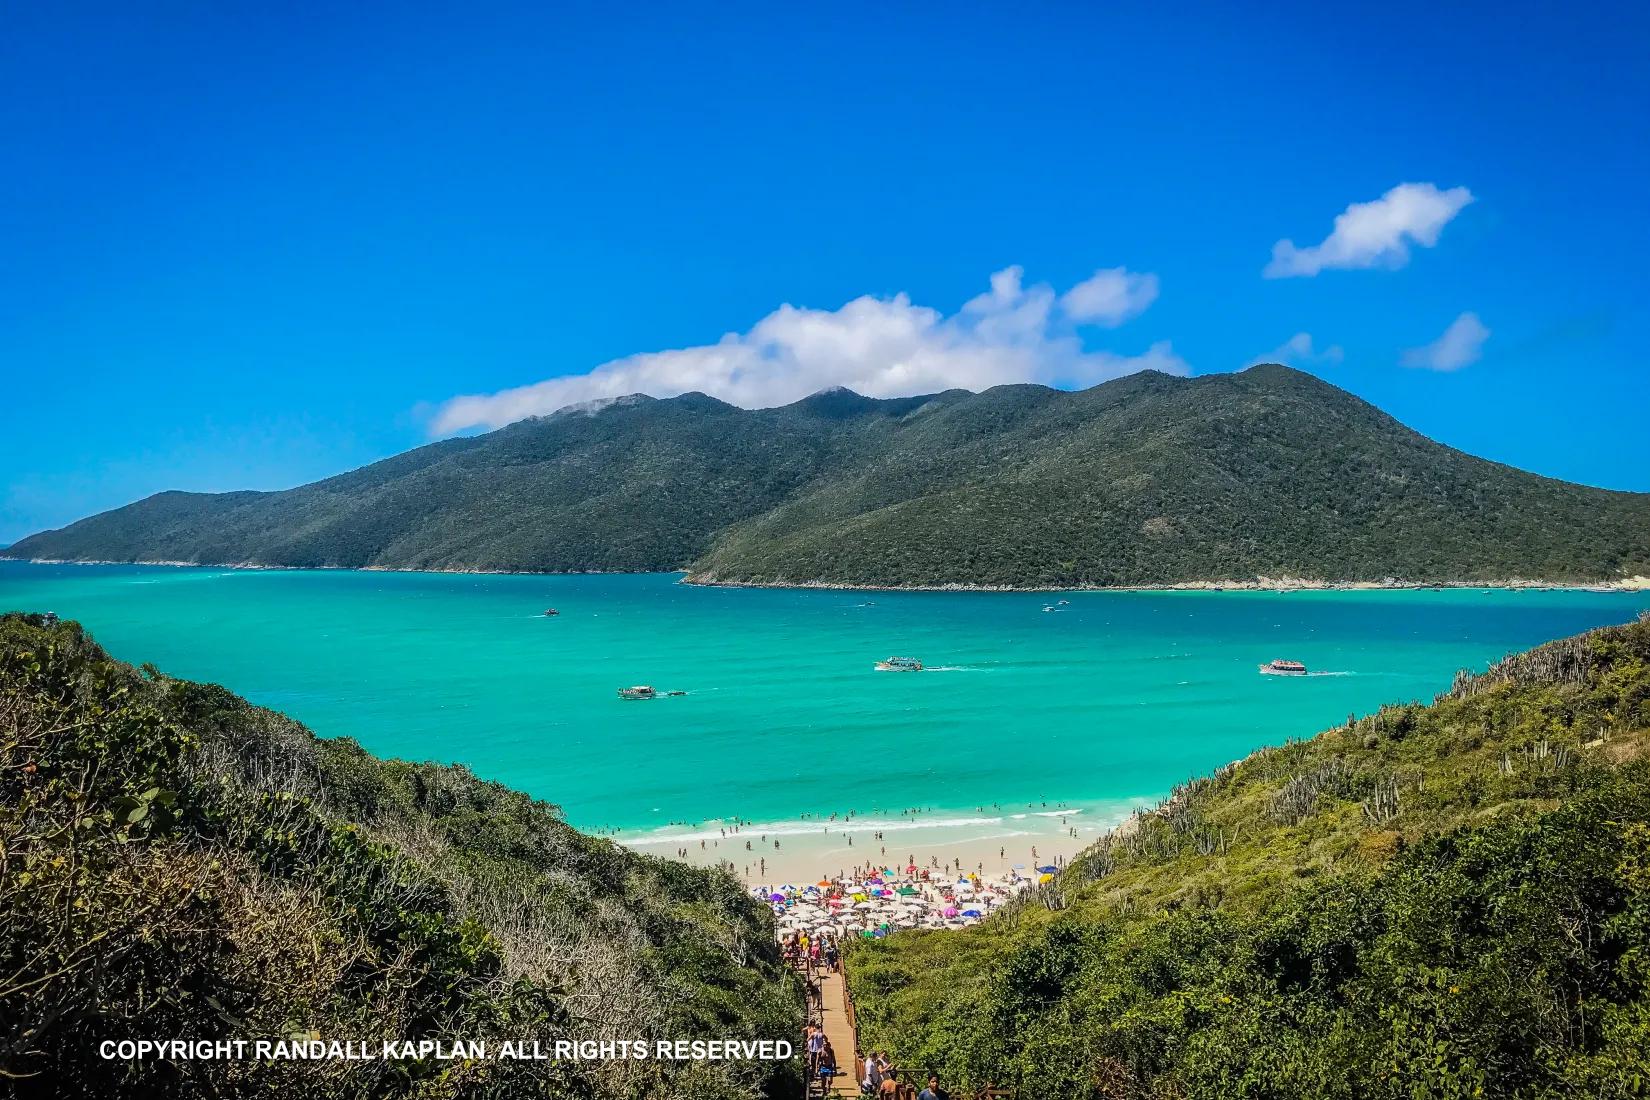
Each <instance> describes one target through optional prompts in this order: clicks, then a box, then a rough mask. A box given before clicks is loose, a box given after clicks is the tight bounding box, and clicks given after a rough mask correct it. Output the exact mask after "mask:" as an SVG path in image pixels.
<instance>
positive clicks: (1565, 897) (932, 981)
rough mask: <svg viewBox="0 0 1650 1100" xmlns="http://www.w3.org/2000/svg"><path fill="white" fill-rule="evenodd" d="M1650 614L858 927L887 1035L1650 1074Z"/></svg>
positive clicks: (1210, 1066) (1370, 1090)
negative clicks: (976, 922)
mask: <svg viewBox="0 0 1650 1100" xmlns="http://www.w3.org/2000/svg"><path fill="white" fill-rule="evenodd" d="M1647 746H1650V620H1641V621H1640V622H1638V623H1636V624H1632V625H1629V626H1624V627H1613V628H1606V629H1603V630H1598V631H1594V632H1591V633H1589V634H1585V635H1582V636H1580V637H1577V638H1572V639H1568V640H1566V641H1561V642H1555V643H1552V644H1549V645H1546V646H1542V647H1540V648H1538V649H1536V650H1533V651H1531V652H1529V653H1526V654H1522V655H1519V656H1517V657H1513V658H1510V659H1509V660H1507V661H1506V662H1504V663H1502V664H1501V665H1499V666H1496V667H1495V668H1493V669H1491V670H1490V671H1489V672H1488V673H1487V674H1486V675H1484V676H1480V677H1462V678H1461V679H1460V680H1459V681H1458V682H1457V684H1456V686H1455V688H1454V690H1452V691H1450V692H1449V693H1447V694H1445V695H1443V696H1440V697H1439V698H1438V699H1437V700H1436V701H1435V702H1433V703H1432V704H1430V705H1419V704H1411V705H1402V706H1389V707H1386V708H1383V709H1382V710H1381V711H1380V712H1379V713H1377V714H1374V715H1372V716H1370V717H1367V718H1364V719H1361V720H1358V721H1355V722H1352V723H1351V724H1349V725H1346V726H1343V727H1340V728H1336V729H1332V730H1328V731H1326V732H1324V733H1322V734H1320V735H1319V736H1318V737H1316V738H1314V739H1312V740H1309V741H1305V742H1297V743H1292V744H1288V745H1284V746H1281V747H1277V748H1271V749H1266V750H1263V751H1261V752H1258V753H1256V754H1255V755H1253V756H1251V757H1250V758H1248V759H1247V760H1245V761H1243V762H1241V763H1239V764H1236V765H1234V766H1231V767H1228V768H1225V769H1222V770H1221V771H1219V772H1217V773H1216V774H1215V775H1213V776H1211V777H1208V778H1205V779H1200V780H1196V781H1193V782H1190V783H1187V784H1186V785H1184V786H1182V787H1181V788H1179V789H1178V790H1177V791H1176V792H1175V794H1174V796H1173V797H1172V798H1171V799H1169V800H1168V801H1167V802H1166V803H1165V804H1164V805H1163V806H1162V807H1161V808H1160V809H1159V810H1157V811H1156V812H1154V813H1152V814H1149V815H1146V816H1144V817H1143V818H1141V819H1139V820H1138V822H1137V823H1136V824H1135V826H1134V827H1133V828H1130V829H1126V830H1124V831H1122V832H1120V833H1119V834H1116V835H1114V836H1112V837H1110V838H1108V839H1107V840H1105V841H1103V842H1102V843H1100V844H1098V845H1096V846H1094V847H1092V848H1090V849H1089V850H1088V851H1086V852H1085V853H1084V854H1083V855H1081V856H1080V857H1079V858H1078V859H1077V860H1075V861H1074V863H1073V864H1072V866H1071V867H1070V869H1068V870H1066V871H1065V872H1063V873H1062V874H1061V875H1059V876H1058V877H1057V878H1056V879H1055V880H1054V882H1052V883H1051V884H1049V885H1048V886H1046V887H1044V888H1042V889H1041V890H1039V891H1038V892H1036V893H1034V894H1033V895H1031V896H1030V897H1028V898H1026V899H1025V900H1024V901H1023V902H1021V903H1017V904H1016V906H1015V907H1014V908H1012V909H1010V910H1007V911H1004V912H1003V913H1001V914H999V915H996V916H993V917H992V918H990V919H989V920H987V921H986V922H985V923H984V924H982V925H981V926H980V927H978V928H976V929H972V930H968V931H965V932H956V933H937V934H936V933H924V932H902V933H899V934H897V935H894V936H891V937H889V938H888V939H887V940H885V941H880V942H875V943H866V944H862V945H859V946H858V947H857V948H856V950H854V951H853V952H852V953H851V954H850V958H849V975H850V979H851V984H852V988H853V992H854V995H855V998H856V1002H857V1005H858V1009H859V1020H860V1025H861V1037H862V1040H863V1041H864V1043H865V1044H866V1046H867V1047H870V1048H877V1049H892V1050H893V1052H894V1054H895V1059H896V1061H897V1062H898V1063H899V1064H901V1065H904V1066H908V1067H925V1068H926V1067H932V1068H935V1069H938V1070H939V1071H940V1072H941V1073H942V1074H944V1075H945V1077H946V1079H947V1080H948V1081H949V1082H959V1083H963V1084H967V1085H972V1086H979V1085H983V1084H987V1083H995V1084H1000V1085H1007V1086H1012V1087H1015V1088H1018V1089H1019V1090H1020V1091H1019V1093H1018V1095H1021V1096H1059V1097H1068V1098H1073V1100H1076V1098H1082V1097H1107V1098H1156V1097H1161V1098H1170V1097H1176V1098H1178V1097H1192V1096H1199V1097H1201V1096H1220V1097H1237V1096H1251V1097H1273V1098H1300V1100H1318V1098H1347V1100H1351V1098H1353V1097H1392V1098H1394V1100H1396V1098H1399V1097H1404V1098H1412V1097H1423V1096H1424V1097H1430V1098H1444V1097H1463V1098H1465V1097H1581V1096H1586V1097H1592V1098H1617V1097H1623V1098H1624V1097H1635V1096H1643V1095H1645V1093H1646V1092H1647V1091H1650V765H1647V763H1646V760H1645V756H1646V749H1647Z"/></svg>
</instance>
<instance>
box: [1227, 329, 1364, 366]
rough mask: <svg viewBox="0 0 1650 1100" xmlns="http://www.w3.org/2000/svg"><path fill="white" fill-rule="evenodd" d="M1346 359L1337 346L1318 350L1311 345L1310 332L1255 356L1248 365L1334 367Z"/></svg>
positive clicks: (1296, 335) (1298, 335)
mask: <svg viewBox="0 0 1650 1100" xmlns="http://www.w3.org/2000/svg"><path fill="white" fill-rule="evenodd" d="M1345 358H1346V352H1345V351H1343V350H1342V349H1341V346H1340V345H1339V344H1330V345H1329V346H1328V347H1326V348H1323V349H1322V350H1319V349H1318V348H1316V347H1315V346H1314V345H1313V343H1312V334H1311V333H1310V332H1297V333H1295V335H1293V336H1291V337H1290V338H1289V339H1287V340H1285V341H1284V342H1283V343H1281V344H1279V345H1278V346H1277V347H1275V348H1273V349H1272V350H1271V351H1269V352H1267V353H1266V354H1265V355H1257V356H1255V358H1253V359H1251V360H1249V363H1248V365H1249V366H1251V367H1252V366H1254V365H1255V364H1256V363H1283V364H1284V365H1286V366H1291V367H1307V366H1336V365H1338V364H1340V362H1341V361H1342V360H1344V359H1345Z"/></svg>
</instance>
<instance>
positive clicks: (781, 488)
mask: <svg viewBox="0 0 1650 1100" xmlns="http://www.w3.org/2000/svg"><path fill="white" fill-rule="evenodd" d="M7 556H11V557H23V558H29V557H34V558H44V559H53V560H109V561H168V562H179V561H182V562H198V563H203V564H258V565H281V566H309V567H321V566H338V567H395V568H415V569H492V570H521V571H539V572H557V571H576V570H671V569H685V570H689V571H690V572H691V574H692V576H693V578H694V579H697V580H701V581H707V582H725V583H763V584H778V583H836V584H865V585H944V584H973V585H1005V586H1033V587H1035V586H1073V587H1075V586H1086V585H1126V584H1165V583H1176V582H1186V581H1222V580H1239V581H1241V580H1248V579H1253V578H1256V577H1262V576H1265V577H1274V578H1276V577H1296V578H1302V579H1306V580H1313V581H1382V580H1385V579H1388V578H1395V579H1399V580H1404V581H1412V582H1423V583H1425V582H1448V581H1503V580H1510V579H1529V580H1542V581H1568V582H1598V581H1612V580H1618V579H1621V578H1624V577H1630V576H1635V575H1646V574H1650V496H1647V495H1645V494H1631V493H1617V492H1608V491H1605V490H1601V489H1592V488H1587V487H1584V486H1579V485H1572V484H1567V483H1564V482H1559V481H1553V480H1550V479H1547V478H1542V477H1537V476H1535V475H1532V474H1527V473H1523V472H1521V471H1518V470H1514V469H1511V468H1509V467H1506V466H1501V465H1498V464H1495V463H1492V462H1486V461H1483V460H1480V459H1476V458H1473V457H1471V456H1469V455H1465V454H1462V453H1461V452H1459V451H1455V450H1452V449H1450V448H1448V447H1444V446H1441V445H1439V444H1437V443H1434V442H1432V441H1431V440H1428V439H1426V438H1424V437H1422V436H1420V435H1418V434H1416V433H1415V432H1412V431H1410V430H1409V429H1407V428H1405V427H1404V426H1403V425H1401V424H1399V423H1398V422H1396V421H1395V420H1393V419H1392V418H1391V417H1389V416H1387V415H1385V414H1384V413H1382V412H1380V411H1379V410H1378V409H1375V408H1373V407H1372V406H1370V405H1368V404H1366V403H1365V402H1363V401H1361V400H1359V399H1358V398H1356V397H1353V396H1352V395H1350V394H1348V393H1345V392H1344V391H1342V390H1339V389H1336V388H1335V387H1333V386H1331V385H1329V384H1327V383H1325V382H1322V381H1320V380H1318V379H1315V378H1313V377H1311V376H1309V375H1305V374H1302V373H1300V372H1298V371H1293V370H1290V369H1288V368H1286V367H1279V366H1265V367H1255V368H1252V369H1250V370H1247V371H1244V372H1241V373H1238V374H1224V375H1206V376H1203V377H1198V378H1191V379H1186V378H1174V377H1169V376H1167V375H1162V374H1157V373H1154V372H1144V373H1141V374H1137V375H1133V376H1130V377H1127V378H1122V379H1118V380H1117V381H1113V382H1108V383H1105V384H1103V385H1100V386H1096V387H1094V388H1093V389H1089V390H1084V391H1080V392H1067V391H1063V390H1053V389H1048V388H1045V387H1041V386H1030V385H1025V386H1002V387H998V388H996V389H993V390H989V391H987V392H985V393H981V394H970V393H966V392H963V391H951V392H947V393H943V394H937V395H934V396H931V397H918V398H906V399H901V400H893V401H876V400H871V399H868V398H863V397H859V396H857V395H855V394H851V393H848V392H846V391H833V392H828V393H823V394H818V395H815V396H814V397H811V398H808V399H806V400H804V401H800V402H797V403H796V404H794V405H789V406H786V407H783V408H778V409H759V410H745V409H738V408H735V407H733V406H731V405H727V404H724V403H722V402H720V401H716V400H713V399H711V398H708V397H705V396H703V395H700V394H689V395H686V396H683V397H677V398H673V399H670V400H662V401H656V400H653V399H650V398H645V397H633V398H626V399H623V400H620V401H618V402H614V403H612V404H609V405H607V406H605V407H601V408H598V409H582V410H567V411H563V412H561V413H557V414H554V415H552V416H548V417H543V418H537V419H532V420H526V421H522V422H520V423H517V424H513V425H511V426H509V427H507V428H503V429H501V430H499V431H497V432H493V433H491V434H489V435H485V436H479V437H476V438H471V439H457V440H449V441H446V442H444V443H437V444H433V445H431V446H428V447H424V448H421V449H419V450H416V451H411V452H408V453H407V454H404V455H400V456H398V457H396V458H393V459H389V460H387V461H385V462H380V463H377V464H375V465H372V466H368V467H366V468H364V469H361V470H357V471H355V472H353V473H349V474H344V475H341V476H339V477H335V478H330V479H328V480H326V481H321V482H317V483H315V484H313V485H307V486H303V487H300V488H297V489H292V490H289V491H286V492H279V493H231V494H224V495H216V496H214V495H201V494H187V493H163V494H160V495H158V496H155V497H151V498H149V499H147V500H144V501H140V502H138V503H136V504H133V505H130V506H128V507H126V508H121V509H116V510H115V511H112V512H107V513H104V514H102V515H99V516H94V517H91V518H89V519H86V520H82V521H81V522H79V523H76V524H73V525H71V526H69V527H67V528H64V529H62V530H60V531H48V532H42V533H41V534H38V535H34V536H31V537H29V538H26V539H24V540H22V541H21V542H19V543H17V544H16V545H15V546H13V547H11V548H10V549H9V550H8V551H7Z"/></svg>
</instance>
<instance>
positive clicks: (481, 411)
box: [430, 267, 1188, 435]
mask: <svg viewBox="0 0 1650 1100" xmlns="http://www.w3.org/2000/svg"><path fill="white" fill-rule="evenodd" d="M1102 274H1107V273H1102ZM1124 274H1125V275H1127V273H1124ZM1022 275H1023V272H1022V271H1021V269H1020V268H1018V267H1010V268H1007V269H1005V270H1003V271H999V272H997V273H996V274H995V275H993V276H992V277H991V289H990V290H988V291H986V292H985V293H983V294H981V295H979V296H978V297H975V298H973V299H970V300H969V301H968V302H967V303H965V304H964V305H963V307H962V308H961V309H960V310H959V311H957V312H956V313H954V314H952V315H950V316H946V315H945V314H943V313H941V312H940V311H938V310H935V309H931V308H929V307H927V306H919V305H915V304H913V303H912V302H911V300H910V298H909V297H907V296H906V295H904V294H898V295H895V296H894V297H892V298H874V297H871V296H869V295H867V296H865V297H861V298H855V299H854V300H853V301H851V302H849V303H847V304H846V305H844V306H843V307H842V308H840V309H835V310H821V309H805V308H799V307H797V306H791V305H784V306H780V307H779V308H778V309H776V310H774V311H773V312H772V313H770V314H768V315H767V316H766V317H764V318H762V319H761V320H760V321H758V322H757V323H756V324H755V325H754V326H752V327H751V329H750V331H749V332H744V333H728V334H727V335H726V336H723V337H722V338H721V339H720V340H718V341H717V342H716V343H714V344H705V345H702V346H699V347H690V348H679V349H676V350H673V351H657V352H646V353H643V354H640V355H631V356H626V357H625V358H623V359H614V360H612V361H611V362H607V363H603V364H601V365H600V366H598V367H596V368H594V369H593V370H591V371H590V372H589V373H587V374H578V375H570V376H567V377H562V378H551V379H547V380H546V381H543V382H536V383H534V384H532V385H529V386H521V387H518V388H515V389H508V390H501V391H500V392H498V393H492V394H473V395H469V396H464V397H455V398H453V399H451V400H450V401H447V402H445V403H444V404H442V405H441V406H440V407H439V408H438V409H437V410H436V413H435V416H434V417H433V419H432V421H431V425H430V428H431V431H432V433H433V434H436V435H446V434H449V433H451V432H456V431H461V430H463V429H465V428H475V427H482V428H497V427H501V426H503V425H505V424H509V423H512V422H514V421H517V420H521V419H522V418H524V417H528V416H537V415H541V414H544V413H549V412H554V411H555V410H557V409H560V408H563V407H564V406H567V405H572V404H576V403H579V402H583V401H592V400H600V399H603V398H613V397H620V396H623V395H625V394H630V393H646V394H651V395H652V396H654V397H674V396H676V395H677V394H681V393H687V392H689V391H692V390H699V391H701V392H704V393H708V394H710V395H711V396H712V397H719V398H721V399H722V400H724V401H729V402H732V403H733V404H736V405H742V406H744V407H746V408H766V407H770V406H773V405H783V404H787V403H789V402H791V401H795V400H798V399H799V398H802V397H806V396H807V395H808V394H810V393H814V392H817V391H818V390H821V389H825V388H827V387H830V386H847V387H848V388H849V389H852V390H856V391H858V392H859V393H862V394H865V395H867V396H870V397H901V396H909V395H912V394H919V393H930V392H934V391H938V390H946V389H954V388H958V387H960V388H963V389H969V390H983V389H987V388H989V387H991V386H996V385H1001V384H1003V383H1005V382H1041V383H1044V384H1045V385H1063V386H1091V385H1094V384H1095V383H1097V382H1103V381H1105V380H1106V379H1109V378H1118V377H1121V376H1122V375H1125V374H1132V373H1134V372H1135V371H1140V370H1147V369H1152V370H1160V371H1164V372H1165V373H1169V374H1186V373H1187V372H1188V370H1187V366H1186V363H1185V361H1184V360H1182V359H1181V358H1180V357H1179V356H1178V355H1176V354H1175V353H1174V350H1173V348H1172V347H1170V345H1169V343H1168V342H1167V341H1162V342H1159V343H1155V344H1153V345H1151V347H1149V348H1148V349H1147V350H1146V351H1145V352H1144V353H1142V354H1140V355H1135V356H1127V355H1119V354H1116V353H1114V352H1110V351H1089V350H1087V349H1085V348H1084V347H1083V343H1082V340H1081V339H1080V338H1079V337H1078V335H1077V332H1076V326H1077V324H1078V323H1079V322H1080V321H1082V320H1084V318H1085V317H1086V316H1088V310H1087V309H1085V305H1084V303H1079V305H1078V307H1077V309H1078V312H1079V313H1081V314H1082V315H1083V316H1078V315H1077V314H1074V313H1073V312H1072V310H1071V308H1070V307H1068V306H1066V305H1064V304H1063V301H1062V299H1060V298H1059V297H1057V296H1056V294H1055V292H1054V289H1053V288H1052V287H1050V286H1048V285H1047V284H1046V283H1038V284H1035V285H1033V286H1030V287H1027V286H1024V285H1023V283H1022ZM1128 278H1134V279H1139V278H1151V280H1152V287H1151V289H1152V295H1153V296H1155V293H1156V279H1155V277H1149V276H1128ZM1093 281H1094V280H1092V279H1091V280H1089V283H1092V282H1093ZM1087 285H1088V283H1083V284H1079V286H1087ZM1073 289H1074V290H1075V289H1077V288H1073ZM1141 293H1142V292H1141V290H1139V289H1138V288H1137V289H1135V290H1134V291H1133V298H1132V300H1133V302H1134V303H1136V305H1137V308H1135V312H1139V310H1140V309H1144V308H1145V305H1146V304H1147V303H1149V300H1150V299H1149V298H1147V299H1146V301H1145V302H1141V301H1140V298H1141ZM1068 297H1069V292H1068ZM1087 305H1088V306H1090V307H1093V306H1094V305H1095V303H1093V302H1088V303H1087Z"/></svg>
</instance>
